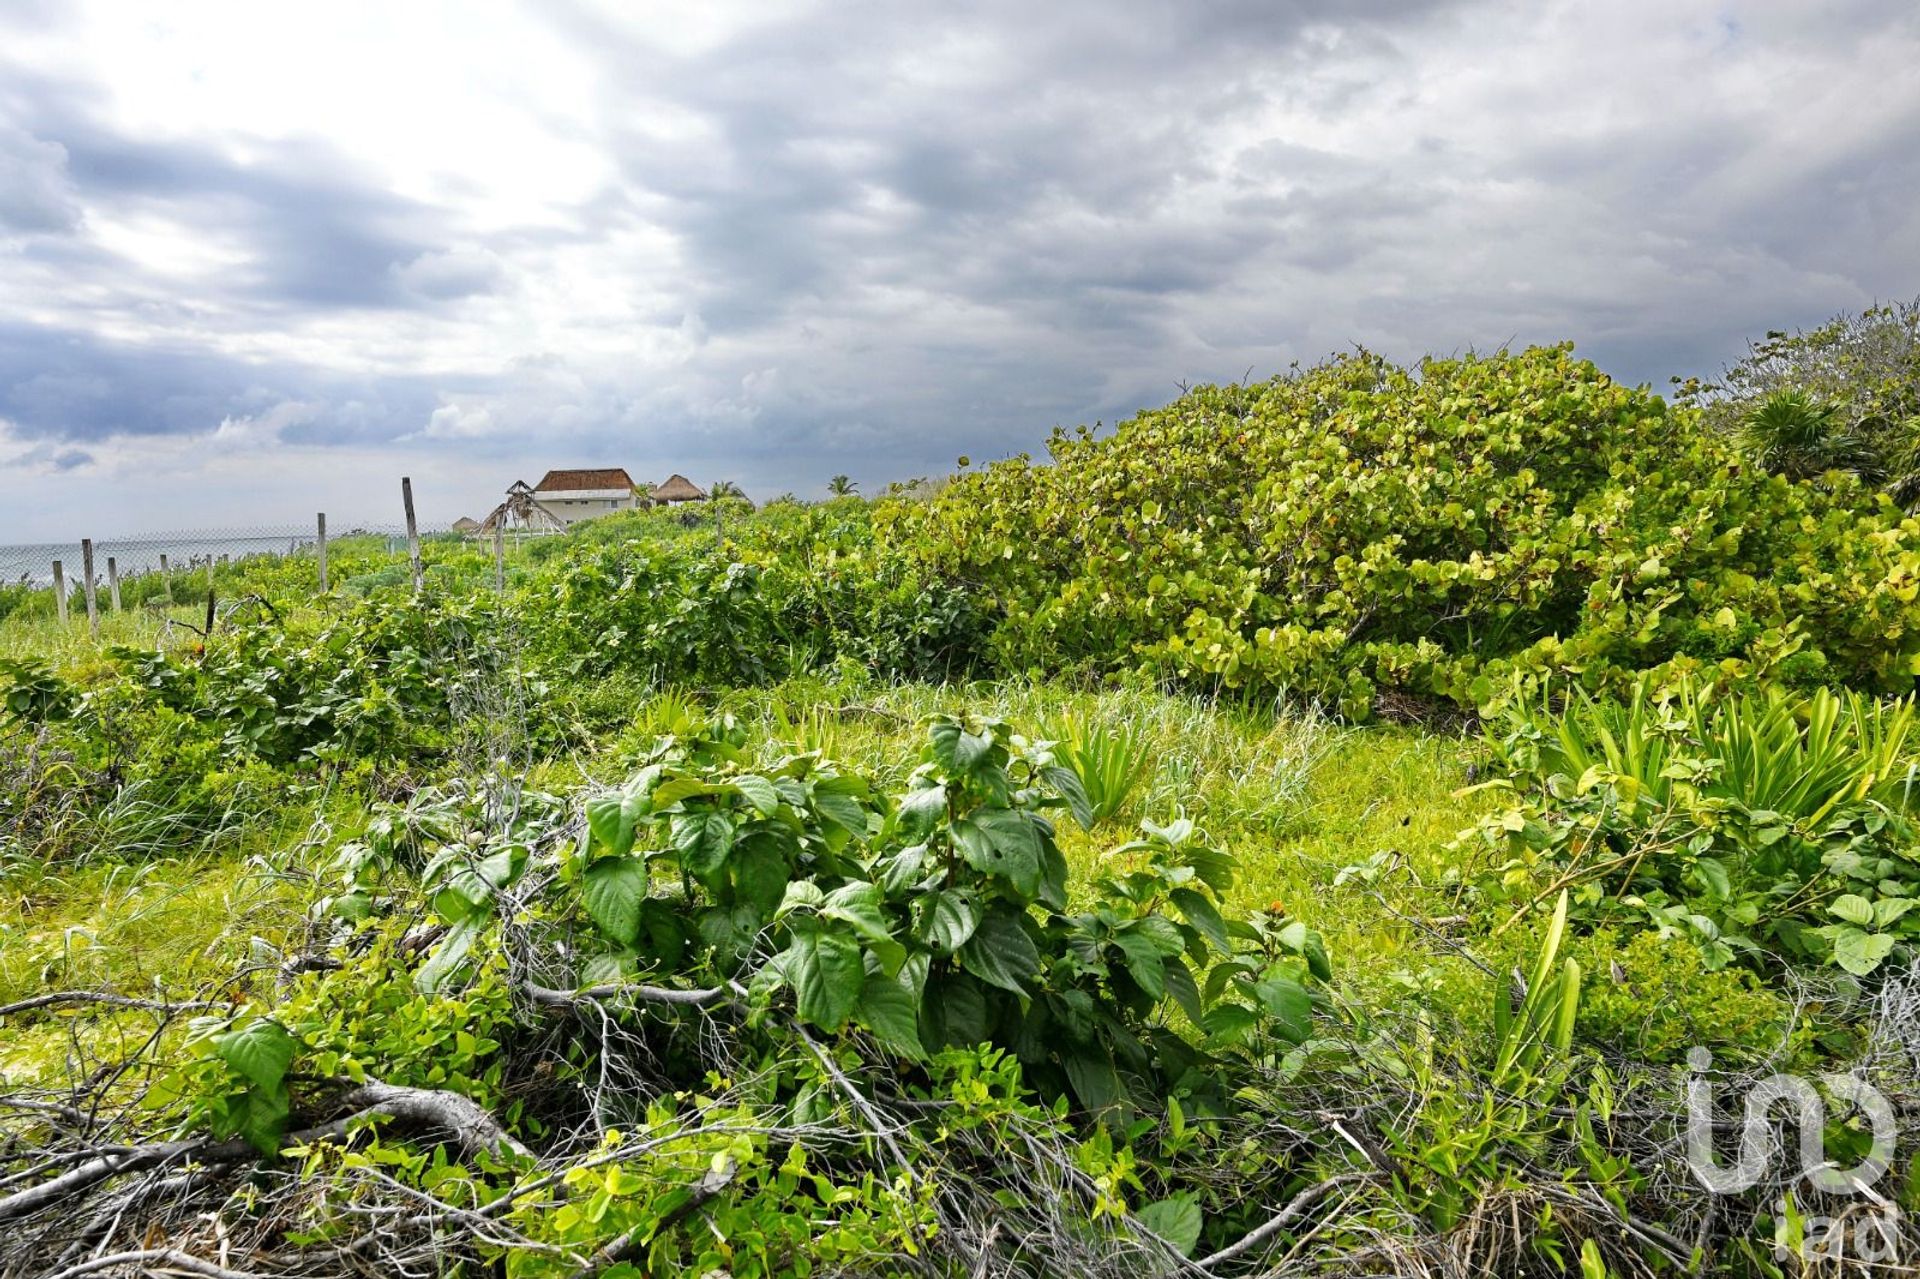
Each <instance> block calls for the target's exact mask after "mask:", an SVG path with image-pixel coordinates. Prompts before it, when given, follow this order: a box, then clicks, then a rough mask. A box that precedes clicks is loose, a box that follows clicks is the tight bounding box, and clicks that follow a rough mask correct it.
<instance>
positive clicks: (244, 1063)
mask: <svg viewBox="0 0 1920 1279" xmlns="http://www.w3.org/2000/svg"><path fill="white" fill-rule="evenodd" d="M297 1047H298V1044H297V1043H296V1042H295V1040H294V1038H293V1036H292V1035H290V1034H288V1033H287V1029H286V1027H284V1026H282V1025H281V1024H280V1023H279V1022H277V1021H273V1020H271V1019H269V1018H266V1017H262V1018H260V1019H259V1020H257V1021H252V1022H249V1023H247V1025H245V1026H243V1027H241V1028H240V1029H239V1030H231V1031H228V1032H227V1033H226V1034H224V1035H216V1036H214V1038H213V1051H214V1054H215V1055H216V1056H217V1057H219V1058H220V1060H221V1061H224V1062H226V1063H227V1065H229V1066H232V1067H233V1068H234V1069H235V1070H237V1071H239V1072H240V1074H241V1076H242V1077H244V1078H245V1079H246V1080H247V1081H248V1082H249V1083H251V1084H253V1085H254V1087H256V1088H272V1087H274V1086H275V1085H276V1084H278V1083H279V1082H280V1081H281V1080H283V1079H285V1078H286V1077H287V1067H289V1066H291V1065H292V1064H293V1054H294V1050H295V1049H296V1048H297Z"/></svg>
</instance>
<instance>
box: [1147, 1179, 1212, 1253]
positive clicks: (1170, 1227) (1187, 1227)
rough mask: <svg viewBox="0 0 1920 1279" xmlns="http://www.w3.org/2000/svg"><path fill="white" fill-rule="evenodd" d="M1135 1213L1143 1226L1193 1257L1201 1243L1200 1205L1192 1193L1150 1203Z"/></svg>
mask: <svg viewBox="0 0 1920 1279" xmlns="http://www.w3.org/2000/svg"><path fill="white" fill-rule="evenodd" d="M1134 1215H1135V1216H1137V1217H1139V1219H1140V1224H1141V1225H1143V1226H1145V1227H1146V1228H1147V1229H1148V1230H1151V1231H1153V1233H1154V1234H1156V1235H1158V1236H1160V1237H1161V1238H1162V1239H1164V1240H1166V1241H1167V1242H1168V1243H1169V1244H1172V1245H1173V1247H1174V1249H1175V1250H1176V1251H1177V1252H1179V1254H1180V1255H1181V1256H1183V1257H1190V1256H1192V1255H1193V1249H1194V1245H1195V1244H1197V1243H1199V1242H1200V1205H1199V1204H1198V1203H1196V1202H1194V1197H1193V1196H1192V1195H1191V1194H1185V1193H1183V1194H1178V1195H1174V1196H1173V1197H1172V1198H1170V1199H1162V1200H1160V1201H1159V1202H1157V1203H1150V1204H1148V1205H1147V1206H1146V1207H1144V1208H1142V1209H1141V1210H1140V1211H1139V1212H1138V1213H1136V1214H1134Z"/></svg>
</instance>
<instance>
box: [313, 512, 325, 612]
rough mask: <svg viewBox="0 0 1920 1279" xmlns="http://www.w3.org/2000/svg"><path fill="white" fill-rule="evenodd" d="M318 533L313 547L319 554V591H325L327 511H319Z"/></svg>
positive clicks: (323, 593) (322, 592) (323, 592)
mask: <svg viewBox="0 0 1920 1279" xmlns="http://www.w3.org/2000/svg"><path fill="white" fill-rule="evenodd" d="M318 519H319V521H320V534H319V537H318V538H317V539H316V540H315V541H314V544H313V545H314V549H315V550H316V551H318V552H319V554H320V593H321V594H322V595H325V594H326V593H327V513H326V512H325V511H322V512H320V514H319V516H318Z"/></svg>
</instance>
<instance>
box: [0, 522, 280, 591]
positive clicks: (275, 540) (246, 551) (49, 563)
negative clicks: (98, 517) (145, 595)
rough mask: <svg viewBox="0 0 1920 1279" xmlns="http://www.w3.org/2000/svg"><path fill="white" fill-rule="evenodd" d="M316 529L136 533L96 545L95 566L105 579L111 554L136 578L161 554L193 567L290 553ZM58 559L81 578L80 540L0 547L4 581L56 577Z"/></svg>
mask: <svg viewBox="0 0 1920 1279" xmlns="http://www.w3.org/2000/svg"><path fill="white" fill-rule="evenodd" d="M312 548H313V534H312V533H311V532H308V533H306V534H305V535H304V536H301V535H295V534H291V533H261V534H237V535H217V536H204V537H195V536H191V535H185V536H180V537H165V536H156V537H135V538H120V539H115V540H112V541H97V542H95V543H94V544H93V571H94V574H95V576H96V577H97V578H98V579H99V580H101V581H105V580H106V576H107V557H108V556H109V555H111V556H112V557H113V559H114V565H115V567H116V569H117V570H118V571H119V573H120V576H121V577H123V578H125V577H136V576H138V575H139V574H141V573H150V572H154V571H156V570H158V569H159V567H160V557H161V556H162V555H165V556H166V557H167V563H168V565H169V566H171V567H175V568H189V567H191V566H193V565H195V564H204V563H205V562H206V561H207V560H209V559H214V560H217V559H219V558H220V557H221V556H222V555H224V556H226V557H227V558H229V559H236V560H237V559H240V558H242V557H243V556H247V555H286V554H289V553H294V552H299V551H311V550H312ZM55 560H59V561H60V566H61V569H62V571H63V572H64V573H65V574H66V578H67V580H68V581H69V582H78V581H79V580H80V564H81V559H80V544H79V543H78V542H26V543H19V544H16V545H12V546H0V582H6V583H13V582H21V581H26V582H32V583H33V584H35V585H37V586H46V585H50V584H51V583H52V581H53V562H54V561H55Z"/></svg>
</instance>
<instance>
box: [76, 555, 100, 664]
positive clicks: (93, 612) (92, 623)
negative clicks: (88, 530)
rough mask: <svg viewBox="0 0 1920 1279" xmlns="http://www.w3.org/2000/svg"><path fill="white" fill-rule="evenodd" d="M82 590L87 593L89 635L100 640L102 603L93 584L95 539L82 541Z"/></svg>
mask: <svg viewBox="0 0 1920 1279" xmlns="http://www.w3.org/2000/svg"><path fill="white" fill-rule="evenodd" d="M80 573H81V580H80V585H81V588H82V589H84V590H85V591H86V593H87V633H88V634H90V635H91V636H93V638H94V639H99V638H100V601H99V599H98V598H97V596H98V590H97V588H95V586H94V584H93V539H92V538H90V537H83V538H81V539H80Z"/></svg>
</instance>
